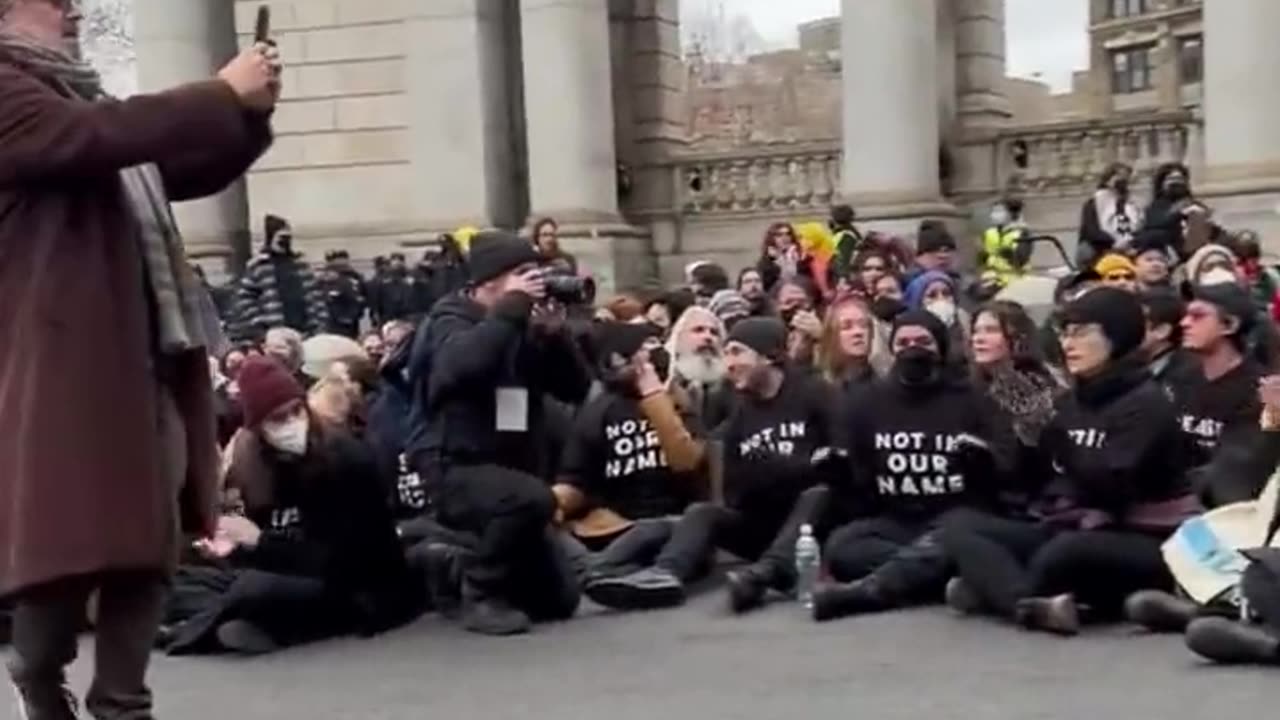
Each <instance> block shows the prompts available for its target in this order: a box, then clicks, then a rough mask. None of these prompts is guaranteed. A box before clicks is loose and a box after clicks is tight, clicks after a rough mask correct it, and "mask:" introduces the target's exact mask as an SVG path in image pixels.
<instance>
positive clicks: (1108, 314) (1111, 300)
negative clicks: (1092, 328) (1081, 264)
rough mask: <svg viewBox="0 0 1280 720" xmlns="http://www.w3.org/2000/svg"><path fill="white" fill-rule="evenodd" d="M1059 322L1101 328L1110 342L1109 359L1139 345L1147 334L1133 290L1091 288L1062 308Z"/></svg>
mask: <svg viewBox="0 0 1280 720" xmlns="http://www.w3.org/2000/svg"><path fill="white" fill-rule="evenodd" d="M1062 324H1063V326H1064V327H1065V326H1067V325H1093V324H1096V325H1098V326H1099V327H1101V328H1102V334H1103V335H1106V336H1107V340H1108V341H1109V342H1110V343H1111V358H1112V359H1113V360H1114V359H1118V358H1122V357H1125V356H1126V355H1129V354H1130V353H1132V352H1133V351H1135V350H1137V349H1138V348H1139V347H1141V346H1142V340H1143V338H1144V337H1146V334H1147V318H1146V315H1145V313H1143V311H1142V302H1141V301H1139V300H1138V297H1137V296H1136V295H1134V294H1133V293H1131V292H1128V291H1125V290H1121V289H1120V288H1114V287H1097V288H1093V289H1092V290H1089V291H1087V292H1085V294H1084V295H1081V296H1080V297H1078V298H1076V299H1075V300H1073V301H1072V302H1071V303H1069V304H1068V305H1067V306H1066V307H1065V308H1063V311H1062Z"/></svg>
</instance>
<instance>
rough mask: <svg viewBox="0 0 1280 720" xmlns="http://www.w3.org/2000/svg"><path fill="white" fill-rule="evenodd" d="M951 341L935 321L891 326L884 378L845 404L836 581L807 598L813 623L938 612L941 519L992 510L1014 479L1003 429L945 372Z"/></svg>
mask: <svg viewBox="0 0 1280 720" xmlns="http://www.w3.org/2000/svg"><path fill="white" fill-rule="evenodd" d="M948 335H949V333H948V331H947V328H946V327H945V326H943V324H942V322H941V321H940V320H938V318H937V317H935V316H934V315H933V314H932V313H930V312H928V311H924V310H909V311H907V312H904V313H902V314H900V315H898V316H897V317H896V318H895V319H894V323H893V331H892V334H891V335H890V337H889V343H890V348H891V349H892V351H893V355H894V363H893V366H892V369H891V370H890V374H889V377H887V378H885V379H883V380H880V381H877V382H876V383H875V384H873V385H872V386H871V387H870V388H869V389H868V390H867V391H866V392H865V393H864V394H862V395H860V396H856V397H854V398H853V399H852V400H851V401H850V402H851V404H852V405H853V407H851V408H849V409H848V438H847V440H846V444H845V447H846V448H847V449H848V451H849V455H850V457H851V459H852V473H851V476H850V477H848V478H840V480H843V482H840V481H839V480H835V479H834V478H833V481H832V484H833V487H832V491H833V495H834V498H835V503H834V506H835V507H834V512H833V513H832V514H833V515H834V516H839V517H842V518H845V519H852V522H850V523H849V524H847V525H844V526H843V527H841V528H840V529H838V530H836V531H835V532H834V533H832V534H831V537H830V539H829V540H828V541H827V546H826V553H825V555H824V556H825V558H826V560H827V567H828V570H829V571H830V573H831V576H832V578H833V579H835V580H836V581H838V582H840V583H845V584H842V585H831V586H827V587H825V588H821V589H819V590H818V591H817V592H815V593H814V602H813V615H814V619H816V620H829V619H833V618H837V617H842V616H845V615H850V614H854V613H864V612H874V611H879V610H887V609H891V608H896V607H902V606H904V605H907V604H911V603H919V602H928V601H935V600H936V601H941V599H942V590H943V586H944V585H945V584H946V581H947V578H948V577H950V575H951V569H952V568H951V563H950V561H949V560H948V558H947V557H946V555H945V554H944V553H943V552H942V548H941V546H940V545H939V544H938V542H937V538H936V536H935V531H936V529H937V526H938V522H939V519H940V518H941V517H943V516H944V515H945V513H947V511H949V510H951V509H952V508H955V507H959V506H962V505H993V504H994V503H995V500H996V498H997V495H998V494H999V489H1000V484H1001V481H1002V480H1003V479H1004V475H1005V473H1007V471H1008V470H1009V469H1010V468H1011V466H1012V462H1013V458H1014V453H1015V442H1014V439H1013V435H1012V431H1011V428H1009V427H1008V426H1007V425H1006V424H1003V423H992V420H993V419H994V418H999V417H1001V416H1000V414H999V413H997V412H996V411H995V409H994V408H993V407H991V406H990V403H989V401H988V400H987V399H986V397H985V396H983V395H982V394H981V393H979V392H977V391H976V390H974V389H973V387H972V386H970V385H969V384H968V383H962V382H959V381H956V380H955V379H953V376H952V374H951V373H948V372H947V368H946V363H945V360H944V358H945V357H946V355H947V350H948V348H947V343H948Z"/></svg>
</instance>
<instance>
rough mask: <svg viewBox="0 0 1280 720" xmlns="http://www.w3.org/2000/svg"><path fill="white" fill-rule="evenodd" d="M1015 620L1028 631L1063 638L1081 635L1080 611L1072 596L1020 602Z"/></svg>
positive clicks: (1028, 599)
mask: <svg viewBox="0 0 1280 720" xmlns="http://www.w3.org/2000/svg"><path fill="white" fill-rule="evenodd" d="M1015 619H1016V620H1017V623H1018V624H1019V625H1021V626H1022V627H1024V628H1026V629H1028V630H1043V631H1045V632H1050V633H1053V634H1054V635H1063V636H1069V635H1077V634H1079V633H1080V609H1079V608H1078V607H1077V606H1076V601H1075V598H1073V597H1072V596H1070V595H1057V596H1055V597H1051V598H1027V599H1025V600H1019V601H1018V608H1017V612H1016V617H1015Z"/></svg>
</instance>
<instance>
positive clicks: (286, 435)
mask: <svg viewBox="0 0 1280 720" xmlns="http://www.w3.org/2000/svg"><path fill="white" fill-rule="evenodd" d="M308 429H310V421H309V419H308V418H307V414H306V413H305V412H303V413H299V414H297V415H294V416H293V417H291V418H289V419H288V420H285V421H284V422H280V423H263V424H262V439H263V440H264V441H266V443H267V444H268V445H270V446H271V447H273V448H275V449H277V450H279V451H280V452H282V453H288V454H290V455H305V454H306V453H307V430H308Z"/></svg>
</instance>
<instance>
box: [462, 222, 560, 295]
mask: <svg viewBox="0 0 1280 720" xmlns="http://www.w3.org/2000/svg"><path fill="white" fill-rule="evenodd" d="M541 259H542V257H541V256H540V255H538V251H537V250H535V249H534V247H533V245H530V244H529V243H528V242H526V241H524V240H521V239H520V238H518V237H516V236H515V235H513V234H511V233H509V232H506V231H503V230H484V231H481V232H478V233H476V235H475V237H473V238H471V251H470V253H469V254H468V255H467V272H468V274H469V275H470V277H471V284H472V285H480V284H482V283H486V282H489V281H490V280H492V279H494V278H496V277H498V276H499V275H501V274H503V273H505V272H510V271H511V270H514V269H516V268H518V267H520V266H521V265H525V264H527V263H536V262H539V261H540V260H541Z"/></svg>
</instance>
